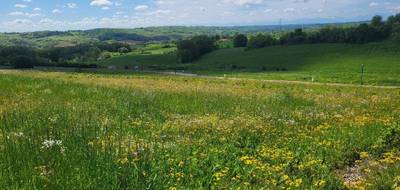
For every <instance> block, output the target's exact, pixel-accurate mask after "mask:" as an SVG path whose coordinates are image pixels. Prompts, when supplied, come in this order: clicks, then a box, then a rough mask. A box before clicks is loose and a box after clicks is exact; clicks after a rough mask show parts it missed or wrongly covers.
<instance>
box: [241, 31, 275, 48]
mask: <svg viewBox="0 0 400 190" xmlns="http://www.w3.org/2000/svg"><path fill="white" fill-rule="evenodd" d="M274 44H275V39H274V38H273V37H272V36H271V35H269V34H257V35H255V36H251V37H250V39H249V42H248V43H247V47H249V48H263V47H266V46H270V45H274Z"/></svg>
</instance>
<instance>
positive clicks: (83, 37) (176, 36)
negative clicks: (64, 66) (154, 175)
mask: <svg viewBox="0 0 400 190" xmlns="http://www.w3.org/2000/svg"><path fill="white" fill-rule="evenodd" d="M356 24H359V22H356V23H327V24H307V25H282V26H279V25H271V26H262V25H260V26H231V27H216V26H162V27H146V28H133V29H113V28H99V29H92V30H77V31H37V32H26V33H0V44H1V45H20V46H29V47H38V48H43V47H54V46H60V44H61V45H62V44H72V45H74V44H75V45H76V44H81V43H88V42H97V41H108V40H115V41H125V42H150V41H169V40H180V39H183V38H187V37H191V36H195V35H234V34H236V33H245V34H251V33H258V32H278V31H290V30H293V29H295V28H304V29H306V30H314V29H318V28H321V27H324V26H327V25H335V26H342V27H347V26H352V25H356Z"/></svg>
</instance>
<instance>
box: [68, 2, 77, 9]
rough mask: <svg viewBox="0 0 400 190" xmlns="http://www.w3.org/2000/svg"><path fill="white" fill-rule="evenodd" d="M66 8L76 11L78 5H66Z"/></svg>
mask: <svg viewBox="0 0 400 190" xmlns="http://www.w3.org/2000/svg"><path fill="white" fill-rule="evenodd" d="M67 7H68V8H70V9H76V8H78V4H76V3H67Z"/></svg>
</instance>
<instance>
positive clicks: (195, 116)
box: [0, 48, 400, 189]
mask: <svg viewBox="0 0 400 190" xmlns="http://www.w3.org/2000/svg"><path fill="white" fill-rule="evenodd" d="M317 49H318V48H317ZM229 51H238V50H229ZM256 51H258V50H256ZM260 51H263V50H260ZM216 53H221V54H223V52H216ZM343 54H344V55H346V54H345V53H344V52H343ZM305 55H307V54H305ZM207 56H208V55H207ZM209 56H212V55H209ZM366 57H368V56H367V55H366ZM378 58H379V59H385V56H382V57H378ZM209 59H210V58H209V57H205V58H204V59H203V60H201V61H205V62H206V61H207V60H209ZM316 59H317V58H316ZM318 59H323V56H321V57H320V58H318ZM386 59H390V58H386ZM329 60H330V59H329V58H327V59H326V61H329ZM365 60H367V59H365ZM349 62H350V61H349ZM372 62H373V61H371V65H372ZM333 65H334V64H333ZM301 66H304V65H301ZM285 67H286V66H285ZM310 67H312V66H310ZM354 67H356V66H355V65H354ZM287 68H288V69H289V68H290V67H289V66H287ZM322 68H323V67H322ZM392 68H393V69H390V70H393V72H396V70H395V69H394V68H395V66H393V67H392ZM378 69H379V68H378V67H377V70H378ZM382 69H383V68H382ZM383 72H384V71H382V73H383ZM0 89H1V91H0V126H1V131H0V171H1V172H0V186H1V187H4V188H5V189H204V188H205V189H236V188H241V189H260V188H267V189H282V188H291V189H346V188H356V189H362V188H366V189H378V188H379V189H396V188H399V187H400V173H399V171H400V150H399V147H400V142H399V136H400V128H399V127H400V124H399V121H400V89H396V88H384V87H374V88H371V87H361V86H348V87H346V86H332V85H316V84H295V83H290V82H286V83H273V82H263V81H255V80H246V79H243V80H230V79H206V78H189V77H171V76H162V75H153V74H140V73H131V74H101V73H73V72H70V73H64V72H40V71H17V70H1V71H0Z"/></svg>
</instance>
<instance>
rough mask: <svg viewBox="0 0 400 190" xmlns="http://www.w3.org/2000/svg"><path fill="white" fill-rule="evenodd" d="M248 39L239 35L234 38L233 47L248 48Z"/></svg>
mask: <svg viewBox="0 0 400 190" xmlns="http://www.w3.org/2000/svg"><path fill="white" fill-rule="evenodd" d="M247 42H248V39H247V37H246V36H245V35H243V34H238V35H236V36H235V37H234V38H233V47H236V48H237V47H246V46H247Z"/></svg>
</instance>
